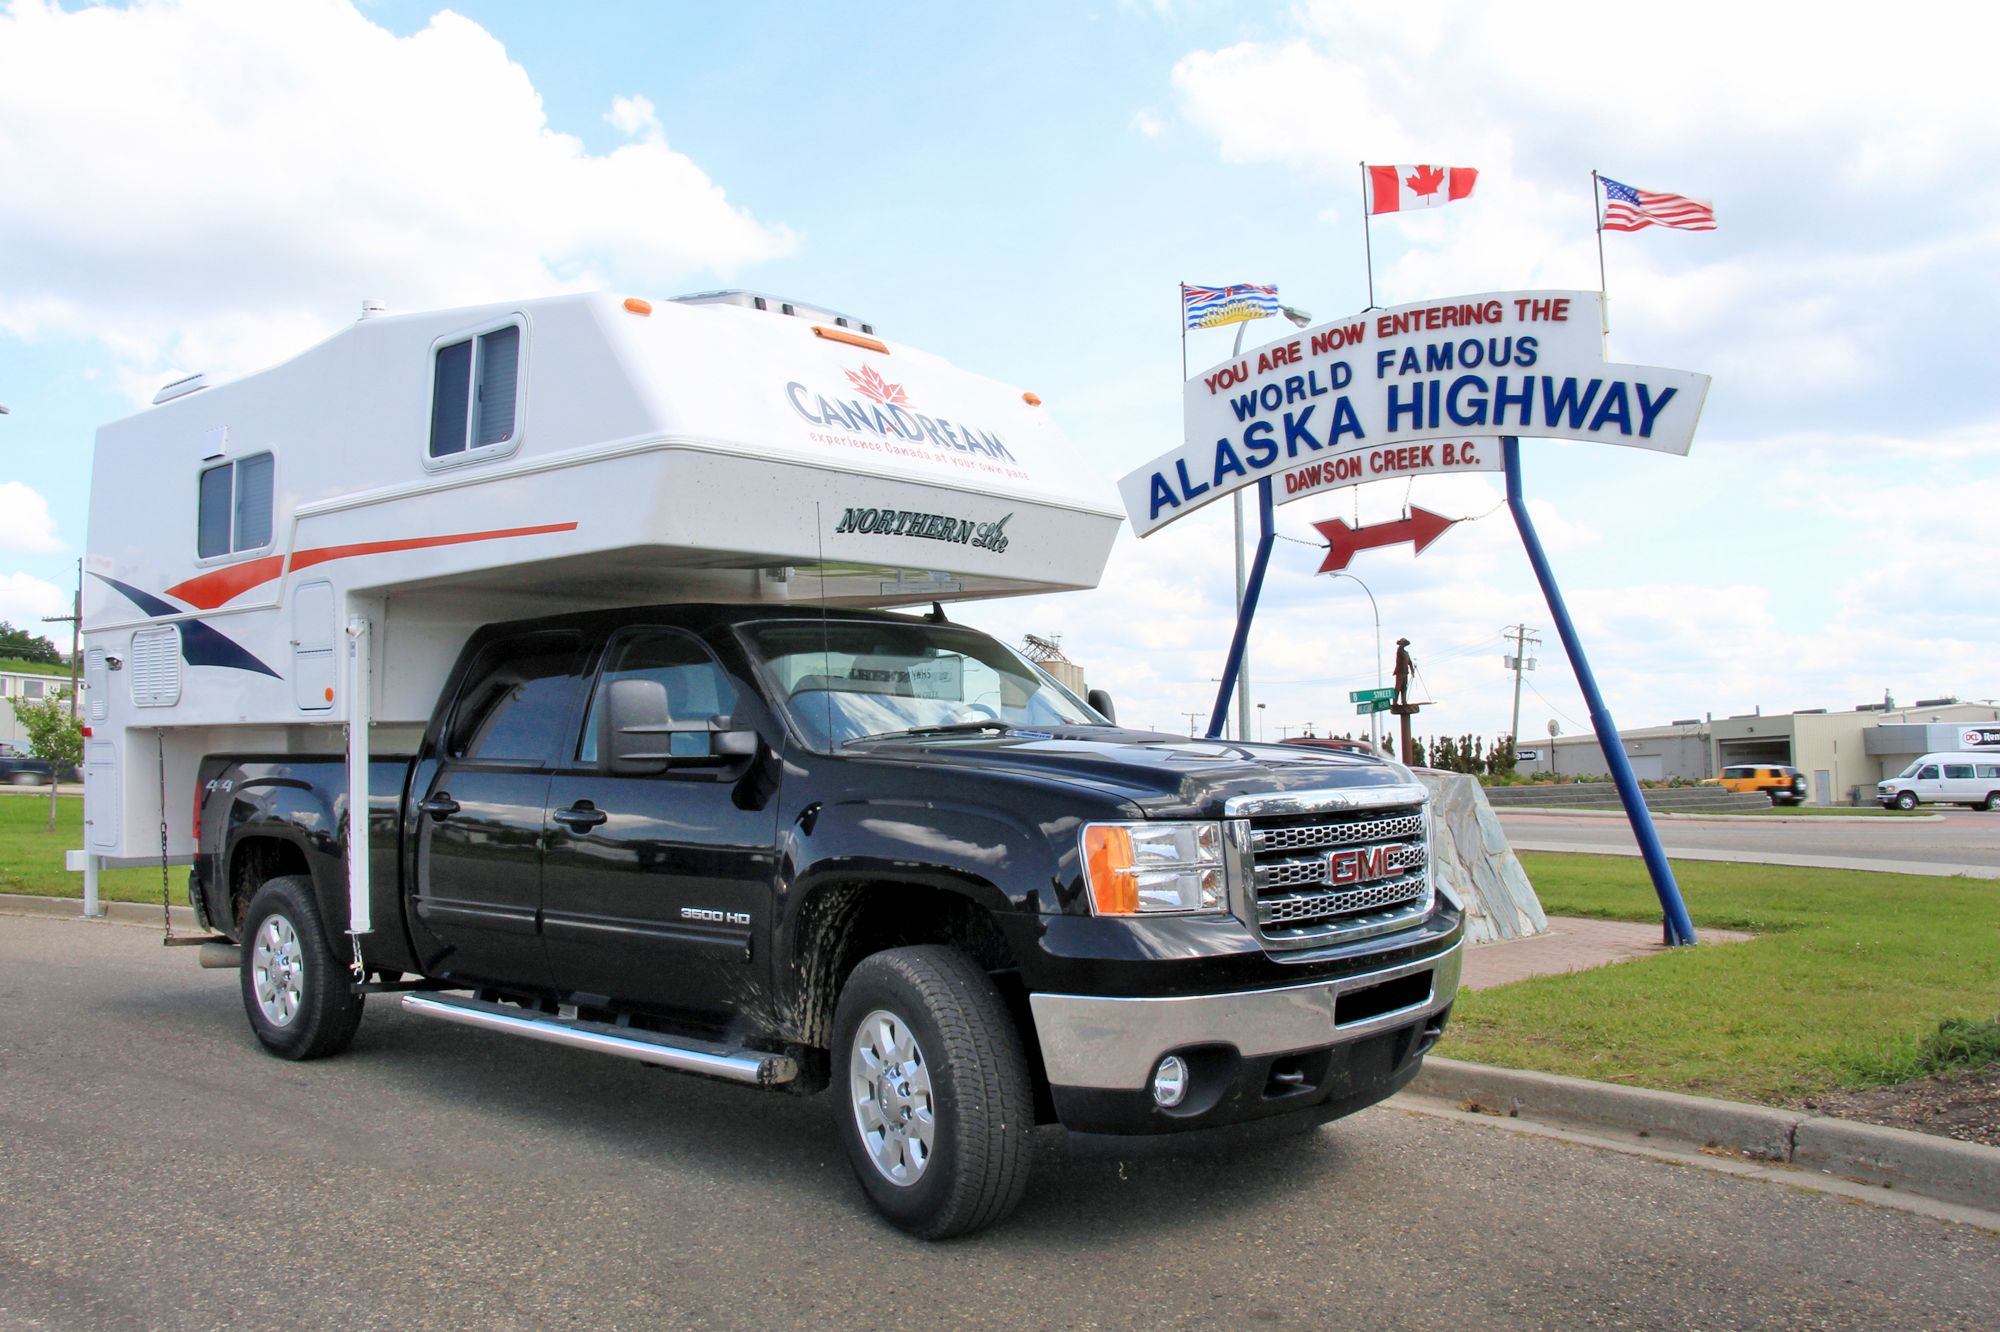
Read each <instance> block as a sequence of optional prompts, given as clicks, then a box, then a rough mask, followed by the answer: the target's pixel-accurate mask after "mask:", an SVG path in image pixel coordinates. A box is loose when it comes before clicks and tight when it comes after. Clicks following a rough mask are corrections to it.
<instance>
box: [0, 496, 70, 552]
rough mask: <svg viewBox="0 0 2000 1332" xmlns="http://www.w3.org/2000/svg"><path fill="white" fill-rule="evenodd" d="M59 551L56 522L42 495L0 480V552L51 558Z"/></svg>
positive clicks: (59, 542) (61, 546) (59, 544)
mask: <svg viewBox="0 0 2000 1332" xmlns="http://www.w3.org/2000/svg"><path fill="white" fill-rule="evenodd" d="M62 549H63V543H62V541H61V539H60V538H58V537H57V536H56V520H55V518H54V517H53V516H52V515H51V514H50V513H49V502H48V501H47V500H45V499H43V498H42V495H41V492H40V491H37V490H34V489H31V488H30V487H28V486H25V485H23V484H21V483H20V482H19V481H0V550H10V551H20V552H22V553H23V554H28V555H53V554H55V553H56V552H58V551H60V550H62Z"/></svg>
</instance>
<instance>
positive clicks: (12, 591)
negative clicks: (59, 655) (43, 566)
mask: <svg viewBox="0 0 2000 1332" xmlns="http://www.w3.org/2000/svg"><path fill="white" fill-rule="evenodd" d="M69 608H70V594H69V593H68V592H66V591H64V590H63V589H62V588H59V587H57V586H56V585H55V584H53V583H47V582H43V581H42V580H41V579H39V578H37V577H35V576H34V575H33V574H24V573H0V620H5V621H7V623H9V624H11V625H13V626H14V627H15V628H16V629H26V630H27V631H28V632H29V633H31V634H40V635H41V636H42V637H44V638H53V637H56V636H57V635H51V634H46V633H43V630H45V629H48V628H50V627H51V626H49V625H45V624H43V623H42V617H43V616H44V615H67V614H69ZM58 627H62V628H64V630H65V631H64V632H63V633H62V634H61V635H59V636H60V637H62V638H63V639H65V640H67V639H68V637H69V634H68V632H67V629H66V626H58ZM63 651H65V652H67V651H69V645H68V643H67V641H65V643H64V645H63Z"/></svg>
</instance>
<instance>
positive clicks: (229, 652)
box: [91, 573, 284, 680]
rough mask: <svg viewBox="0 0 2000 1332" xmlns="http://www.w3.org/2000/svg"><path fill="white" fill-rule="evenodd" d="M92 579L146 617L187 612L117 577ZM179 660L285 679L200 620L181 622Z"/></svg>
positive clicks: (95, 576)
mask: <svg viewBox="0 0 2000 1332" xmlns="http://www.w3.org/2000/svg"><path fill="white" fill-rule="evenodd" d="M91 577H92V578H95V579H97V580H98V581H99V582H101V583H104V584H107V585H108V586H111V587H114V588H116V589H118V591H119V592H120V593H121V594H122V595H123V596H124V597H125V598H126V599H127V600H128V601H130V602H131V603H132V604H133V605H135V606H137V607H138V608H139V609H140V610H142V611H144V612H146V614H148V615H182V614H185V613H186V612H184V611H182V610H181V608H180V607H178V606H176V605H174V604H173V603H172V602H168V601H162V600H160V598H158V597H156V596H154V595H153V594H152V593H150V592H141V591H140V590H139V589H138V588H136V587H133V586H132V585H131V584H130V583H121V582H119V581H118V580H117V579H116V578H106V577H105V576H104V575H103V574H101V573H93V574H91ZM181 660H183V661H185V662H186V663H187V664H188V665H190V666H220V667H223V668H224V669H226V670H232V671H253V672H255V673H257V674H259V675H268V676H270V677H271V678H272V679H273V680H282V679H283V678H284V677H283V676H281V675H279V674H278V673H277V672H276V671H274V670H272V669H271V668H270V667H269V666H266V665H265V664H264V663H263V662H261V661H259V660H257V658H256V657H255V656H253V655H251V653H250V652H249V650H248V649H246V648H245V647H243V645H242V644H240V643H238V642H236V640H234V639H232V638H228V637H226V636H225V635H223V634H222V633H220V632H219V631H217V630H216V629H215V627H214V626H213V625H209V624H206V623H204V622H202V621H200V620H182V621H181Z"/></svg>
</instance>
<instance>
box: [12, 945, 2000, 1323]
mask: <svg viewBox="0 0 2000 1332" xmlns="http://www.w3.org/2000/svg"><path fill="white" fill-rule="evenodd" d="M156 940H157V936H155V935H153V934H151V933H149V932H148V931H145V930H141V929H136V928H130V927H125V926H119V925H108V924H83V923H80V922H74V921H66V920H52V919H46V918H29V917H0V1014H4V1016H0V1142H4V1150H0V1327H4V1328H8V1329H12V1328H147V1329H152V1328H212V1327H234V1326H256V1327H272V1326H282V1327H286V1328H314V1327H333V1326H339V1327H342V1328H378V1327H379V1328H390V1327H394V1328H397V1329H414V1328H433V1327H435V1328H465V1327H479V1328H513V1327H578V1328H593V1329H595V1328H612V1327H683V1326H741V1327H751V1326H755V1327H774V1326H805V1325H808V1324H810V1325H826V1326H849V1327H870V1328H875V1327H881V1328H898V1327H912V1328H925V1327H935V1326H940V1325H960V1324H969V1325H973V1326H993V1327H1006V1328H1069V1327H1115V1328H1124V1327H1195V1326H1210V1327H1212V1326H1216V1325H1218V1324H1219V1325H1224V1326H1230V1327H1252V1328H1255V1327H1287V1326H1295V1327H1307V1326H1309V1327H1312V1328H1315V1329H1317V1328H1338V1327H1367V1328H1397V1327H1424V1328H1436V1327H1455V1328H1469V1329H1470V1328H1476V1329H1482V1330H1483V1329H1488V1328H1576V1327H1649V1328H1650V1327H1671V1328H1680V1327H1705V1328H1718V1327H1730V1328H1753V1327H1754V1328H1765V1327H1769V1328H1870V1329H1874V1328H1882V1327H1891V1326H1893V1327H1899V1328H1901V1327H1925V1328H1982V1329H1986V1328H1991V1327H1992V1325H1993V1316H1994V1311H1995V1310H1996V1309H2000V1238H1996V1236H1995V1235H1994V1234H1992V1233H1989V1232H1984V1231H1980V1230H1976V1229H1972V1228H1970V1227H1966V1226H1958V1225H1951V1224H1947V1223H1945V1222H1941V1221H1935V1220H1931V1219H1928V1218H1925V1217H1921V1216H1916V1215H1912V1214H1909V1213H1906V1212H1900V1211H1894V1210H1889V1209H1886V1208H1877V1207H1873V1206H1868V1205H1863V1204H1858V1203H1856V1202H1853V1201H1851V1200H1846V1199H1841V1198H1837V1197H1831V1196H1826V1195H1821V1194H1817V1193H1812V1192H1808V1191H1806V1190H1803V1189H1798V1188H1791V1187H1784V1186H1780V1185H1775V1184H1771V1183H1766V1182H1759V1181H1754V1180H1745V1179H1739V1178H1734V1177H1730V1176H1725V1175H1719V1174H1715V1173H1711V1172H1709V1171H1707V1170H1702V1169H1691V1168H1686V1167H1681V1166H1674V1165H1667V1164H1662V1163H1660V1162H1656V1161H1652V1160H1648V1159H1645V1158H1641V1157H1634V1156H1629V1155H1624V1154H1621V1153H1615V1152H1609V1151H1602V1150H1598V1149H1595V1148H1591V1147H1587V1146H1582V1145H1578V1144H1575V1143H1569V1142H1561V1141H1550V1140H1547V1139H1541V1138H1533V1137H1526V1136H1521V1135H1518V1134H1515V1133H1512V1132H1509V1131H1506V1130H1505V1129H1496V1128H1485V1127H1477V1126H1474V1125H1471V1124H1465V1123H1459V1122H1455V1121H1452V1120H1448V1119H1441V1118H1437V1117H1435V1116H1425V1115H1418V1114H1415V1113H1411V1112H1409V1111H1405V1110H1400V1109H1395V1108H1388V1107H1382V1108H1377V1109H1375V1110H1371V1111H1368V1112H1366V1113H1365V1114H1362V1115H1360V1116H1357V1117H1355V1118H1354V1119H1351V1120H1348V1121H1345V1122H1344V1123H1342V1124H1339V1125H1335V1126H1333V1127H1332V1128H1330V1129H1327V1130H1323V1131H1321V1132H1319V1133H1317V1134H1314V1135H1311V1136H1309V1137H1306V1138H1303V1139H1298V1140H1295V1141H1292V1142H1289V1143H1284V1144H1280V1145H1279V1146H1277V1147H1269V1148H1265V1149H1263V1150H1262V1151H1260V1152H1258V1153H1256V1154H1249V1155H1245V1154H1235V1155H1211V1156H1206V1157H1201V1158H1195V1159H1186V1160H1180V1161H1157V1160H1156V1161H1151V1162H1147V1163H1144V1164H1134V1163H1122V1164H1121V1163H1119V1162H1117V1161H1110V1160H1072V1159H1070V1158H1068V1157H1067V1155H1066V1153H1065V1152H1064V1149H1063V1147H1062V1145H1061V1142H1060V1139H1059V1136H1058V1135H1056V1134H1053V1133H1050V1134H1048V1135H1047V1138H1046V1141H1044V1142H1042V1143H1041V1144H1040V1145H1039V1150H1038V1153H1037V1161H1036V1167H1037V1172H1038V1173H1037V1178H1036V1179H1035V1181H1034V1183H1033V1184H1032V1185H1031V1186H1030V1192H1029V1196H1028V1199H1027V1201H1026V1203H1025V1204H1024V1205H1023V1207H1022V1208H1021V1210H1020V1211H1019V1212H1018V1213H1016V1214H1015V1216H1014V1217H1013V1219H1012V1220H1011V1221H1010V1222H1008V1223H1007V1224H1006V1225H1005V1226H1004V1228H1002V1229H1000V1230H997V1231H994V1232H990V1233H988V1234H986V1235H984V1236H979V1237H975V1238H973V1239H970V1240H965V1241H960V1242H956V1243H953V1244H948V1245H936V1246H927V1245H924V1244H921V1243H918V1242H916V1241H913V1240H909V1239H907V1238H905V1237H904V1236H902V1235H901V1234H899V1233H897V1232H895V1231H892V1230H890V1229H889V1228H887V1227H886V1226H884V1225H882V1224H881V1223H880V1222H878V1221H877V1220H875V1219H874V1217H873V1216H872V1214H871V1213H870V1212H869V1211H868V1210H867V1209H866V1207H865V1206H864V1204H863V1203H862V1201H861V1198H860V1195H859V1193H858V1191H857V1190H856V1188H855V1187H854V1184H853V1182H852V1180H851V1178H850V1177H849V1174H848V1169H847V1165H846V1163H845V1161H844V1159H843V1158H842V1157H841V1156H840V1154H839V1151H838V1147H837V1144H836V1142H835V1139H834V1136H833V1133H832V1131H831V1127H830V1125H831V1120H830V1110H829V1107H828V1106H827V1105H826V1103H825V1102H824V1100H810V1101H803V1100H796V1099H790V1098H784V1097H780V1096H775V1095H770V1094H764V1093H758V1092H754V1091H750V1090H745V1089H739V1088H734V1087H726V1086H722V1085H719V1084H714V1083H707V1082H701V1081H696V1080H693V1079H689V1078H683V1077H675V1076H673V1075H670V1074H665V1073H658V1072H654V1071H652V1070H648V1069H643V1068H640V1067H638V1066H636V1065H631V1064H626V1063H622V1062H620V1061H615V1060H610V1059H604V1058H602V1057H598V1056H592V1055H587V1054H580V1053H575V1052H570V1051H564V1050H559V1049H555V1048H552V1047H545V1046H540V1045H535V1044H530V1043H526V1042H520V1041H515V1040H510V1039H508V1038H505V1037H501V1036H493V1035H486V1034H483V1033H474V1032H467V1031H464V1030H461V1029H458V1028H454V1027H449V1026H445V1025H442V1024H437V1023H433V1022H426V1021H423V1020H419V1019H416V1018H411V1017H407V1016H405V1015H403V1014H402V1013H401V1012H399V1011H398V1010H395V1009H394V1008H393V1007H391V1006H390V1005H388V1004H378V1003H377V1002H376V1001H371V1009H370V1012H369V1016H368V1018H367V1020H366V1021H365V1022H364V1023H363V1025H362V1029H361V1035H360V1037H359V1039H358V1040H357V1042H356V1044H355V1046H354V1048H353V1049H352V1050H350V1051H349V1052H348V1053H347V1054H345V1055H343V1056H341V1057H339V1058H336V1059H330V1060H325V1061H321V1062H319V1063H314V1064H288V1063H284V1062H281V1061H279V1060H276V1059H273V1058H270V1057H268V1056H266V1055H264V1054H262V1053H261V1052H259V1051H258V1049H257V1048H256V1047H255V1046H254V1044H253V1042H252V1040H251V1037H250V1034H249V1032H248V1030H247V1028H246V1026H245V1023H244V1019H243V1015H242V1011H241V1008H240V1006H239V1002H238V999H237V995H236V990H235V977H234V975H233V973H226V972H204V971H200V970H198V969H197V968H196V966H195V963H194V959H193V958H191V957H189V956H188V955H187V954H186V953H185V952H183V951H181V950H171V951H170V950H166V949H162V948H160V947H159V946H158V943H157V941H156Z"/></svg>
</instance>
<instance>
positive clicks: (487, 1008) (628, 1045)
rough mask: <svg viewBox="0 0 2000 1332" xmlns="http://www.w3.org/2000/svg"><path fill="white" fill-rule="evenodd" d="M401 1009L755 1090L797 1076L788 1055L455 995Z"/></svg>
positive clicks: (411, 998)
mask: <svg viewBox="0 0 2000 1332" xmlns="http://www.w3.org/2000/svg"><path fill="white" fill-rule="evenodd" d="M403 1008H404V1010H405V1011H407V1012H411V1013H417V1014H420V1015H422V1016H424V1017H434V1018H442V1019H443V1020H444V1021H446V1022H456V1023H458V1024H460V1025H461V1026H467V1027H478V1028H480V1029H481V1030H484V1031H497V1032H503V1033H505V1034H507V1035H509V1036H525V1037H527V1038H528V1039H529V1040H531V1041H547V1042H549V1043H550V1044H552V1045H566V1046H569V1047H570V1048H572V1049H576V1050H591V1051H595V1052H596V1053H598V1054H608V1055H616V1056H618V1057H619V1058H620V1059H634V1060H637V1061H638V1062H639V1063H642V1064H653V1065H656V1066H658V1067H660V1068H671V1069H674V1070H676V1071H678V1072H681V1073H703V1074H706V1075H708V1076H709V1077H711V1078H722V1079H724V1080H726V1081H729V1082H742V1083H748V1084H749V1085H751V1086H753V1087H775V1086H778V1085H780V1084H783V1083H787V1082H790V1081H792V1080H793V1079H795V1078H796V1077H798V1075H799V1065H798V1061H797V1060H795V1059H792V1058H791V1057H790V1056H788V1055H774V1054H764V1053H762V1052H760V1051H756V1050H740V1049H732V1048H731V1047H729V1046H724V1045H711V1044H709V1043H708V1042H706V1041H686V1040H674V1039H671V1038H669V1037H665V1036H659V1035H655V1034H654V1033H652V1032H649V1031H639V1030H636V1029H634V1028H631V1027H614V1026H612V1025H610V1024H609V1023H605V1022H583V1021H579V1020H577V1019H575V1018H561V1017H557V1016H556V1015H554V1014H552V1013H534V1012H530V1011H529V1010H526V1009H521V1008H516V1007H514V1006H513V1005H511V1004H493V1003H487V1002H485V1001H484V1000H480V999H469V998H464V997H462V996H459V995H453V994H437V993H429V994H406V995H404V996H403Z"/></svg>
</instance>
